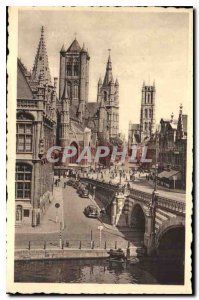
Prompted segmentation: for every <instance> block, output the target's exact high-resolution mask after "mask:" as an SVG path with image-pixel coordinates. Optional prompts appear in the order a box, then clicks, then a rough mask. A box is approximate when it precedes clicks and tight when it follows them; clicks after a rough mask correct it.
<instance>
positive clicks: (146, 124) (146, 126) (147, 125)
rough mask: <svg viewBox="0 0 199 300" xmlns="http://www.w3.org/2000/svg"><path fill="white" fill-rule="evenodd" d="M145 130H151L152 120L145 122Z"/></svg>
mask: <svg viewBox="0 0 199 300" xmlns="http://www.w3.org/2000/svg"><path fill="white" fill-rule="evenodd" d="M144 130H146V131H148V130H151V122H144Z"/></svg>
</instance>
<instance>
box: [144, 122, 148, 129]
mask: <svg viewBox="0 0 199 300" xmlns="http://www.w3.org/2000/svg"><path fill="white" fill-rule="evenodd" d="M144 127H145V130H147V129H148V124H147V122H145V126H144Z"/></svg>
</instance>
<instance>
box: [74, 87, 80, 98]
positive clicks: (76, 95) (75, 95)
mask: <svg viewBox="0 0 199 300" xmlns="http://www.w3.org/2000/svg"><path fill="white" fill-rule="evenodd" d="M78 91H79V88H78V85H77V84H76V85H75V86H74V99H78Z"/></svg>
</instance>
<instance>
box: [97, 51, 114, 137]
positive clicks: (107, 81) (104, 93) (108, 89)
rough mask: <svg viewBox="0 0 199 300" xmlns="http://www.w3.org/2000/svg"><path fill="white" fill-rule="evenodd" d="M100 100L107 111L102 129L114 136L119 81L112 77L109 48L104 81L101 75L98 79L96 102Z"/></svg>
mask: <svg viewBox="0 0 199 300" xmlns="http://www.w3.org/2000/svg"><path fill="white" fill-rule="evenodd" d="M102 101H103V106H104V107H105V109H106V111H107V120H106V121H107V122H106V123H107V128H105V129H104V130H108V133H109V137H115V136H116V135H117V134H118V131H119V82H118V80H117V79H116V81H115V82H114V79H113V75H112V62H111V56H110V49H109V57H108V61H107V65H106V73H105V76H104V81H103V83H102V80H101V77H100V79H99V81H98V91H97V102H98V103H101V102H102ZM100 127H101V128H102V126H100ZM101 128H100V129H101Z"/></svg>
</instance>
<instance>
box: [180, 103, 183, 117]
mask: <svg viewBox="0 0 199 300" xmlns="http://www.w3.org/2000/svg"><path fill="white" fill-rule="evenodd" d="M182 109H183V106H182V103H181V104H180V115H182Z"/></svg>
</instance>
